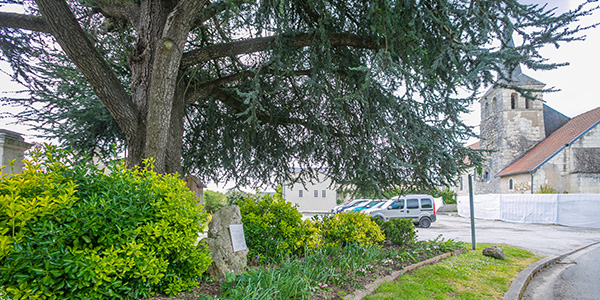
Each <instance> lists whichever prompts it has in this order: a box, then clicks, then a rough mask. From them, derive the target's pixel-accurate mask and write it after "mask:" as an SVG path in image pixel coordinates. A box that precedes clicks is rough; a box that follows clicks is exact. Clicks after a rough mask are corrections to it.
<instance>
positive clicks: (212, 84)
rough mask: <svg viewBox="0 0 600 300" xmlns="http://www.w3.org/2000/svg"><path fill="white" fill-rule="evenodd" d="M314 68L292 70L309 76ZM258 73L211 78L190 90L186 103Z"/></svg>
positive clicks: (268, 72)
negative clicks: (224, 85)
mask: <svg viewBox="0 0 600 300" xmlns="http://www.w3.org/2000/svg"><path fill="white" fill-rule="evenodd" d="M311 71H312V70H300V71H294V72H292V74H293V75H294V76H307V75H310V73H311ZM260 73H261V74H273V72H270V71H264V70H263V71H261V72H260ZM257 74H258V73H257V72H254V71H248V70H246V71H241V72H238V73H235V74H232V75H229V76H225V77H221V78H217V79H215V80H211V81H208V82H205V83H202V84H200V85H199V86H198V87H196V88H194V89H193V90H191V91H189V92H188V94H187V96H186V97H185V103H186V104H192V103H194V102H196V101H198V100H199V99H205V98H207V97H210V96H211V95H212V93H213V91H215V90H216V89H217V88H220V87H221V85H223V84H226V83H230V82H234V81H239V80H242V79H245V78H248V77H252V76H256V75H257Z"/></svg>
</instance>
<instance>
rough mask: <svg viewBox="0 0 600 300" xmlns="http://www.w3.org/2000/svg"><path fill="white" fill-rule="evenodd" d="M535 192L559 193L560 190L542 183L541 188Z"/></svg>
mask: <svg viewBox="0 0 600 300" xmlns="http://www.w3.org/2000/svg"><path fill="white" fill-rule="evenodd" d="M535 193H536V194H558V191H557V190H556V189H555V188H553V187H551V186H549V185H547V184H544V185H540V189H539V190H538V191H537V192H535Z"/></svg>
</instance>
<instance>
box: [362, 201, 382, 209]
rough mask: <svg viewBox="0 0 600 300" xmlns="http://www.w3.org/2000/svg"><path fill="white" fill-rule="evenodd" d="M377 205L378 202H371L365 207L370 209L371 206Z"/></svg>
mask: <svg viewBox="0 0 600 300" xmlns="http://www.w3.org/2000/svg"><path fill="white" fill-rule="evenodd" d="M378 204H379V201H373V202H371V203H369V204H367V205H365V207H366V208H371V207H373V206H375V205H378Z"/></svg>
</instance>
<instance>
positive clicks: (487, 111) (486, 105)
mask: <svg viewBox="0 0 600 300" xmlns="http://www.w3.org/2000/svg"><path fill="white" fill-rule="evenodd" d="M489 115H490V104H489V103H488V102H486V103H485V112H484V115H483V117H485V118H487V117H489Z"/></svg>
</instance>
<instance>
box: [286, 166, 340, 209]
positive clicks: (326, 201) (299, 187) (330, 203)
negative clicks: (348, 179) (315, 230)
mask: <svg viewBox="0 0 600 300" xmlns="http://www.w3.org/2000/svg"><path fill="white" fill-rule="evenodd" d="M318 175H319V178H318V181H317V182H314V183H308V182H307V183H306V185H303V184H302V183H295V184H293V185H290V184H284V185H283V190H282V193H283V198H284V199H285V200H287V201H288V202H291V203H294V204H298V210H299V211H300V212H330V211H331V209H332V208H333V207H334V206H336V205H337V203H336V199H337V197H338V195H337V192H336V187H335V185H333V186H332V185H331V180H330V179H329V178H328V177H327V176H326V175H325V174H322V173H318ZM300 191H302V197H300ZM314 191H317V197H315V195H314ZM323 191H325V197H323Z"/></svg>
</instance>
